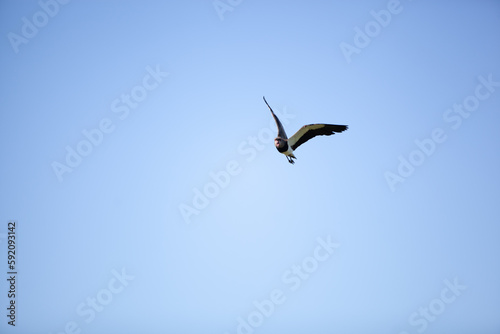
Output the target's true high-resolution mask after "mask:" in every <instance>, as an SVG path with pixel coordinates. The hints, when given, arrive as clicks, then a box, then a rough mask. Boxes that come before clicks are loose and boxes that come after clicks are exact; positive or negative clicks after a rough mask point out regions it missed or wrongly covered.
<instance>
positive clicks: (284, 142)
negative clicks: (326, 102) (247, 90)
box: [264, 97, 347, 164]
mask: <svg viewBox="0 0 500 334" xmlns="http://www.w3.org/2000/svg"><path fill="white" fill-rule="evenodd" d="M264 102H266V105H267V107H268V108H269V110H271V114H272V115H273V117H274V120H275V121H276V125H277V126H278V136H277V137H276V138H275V139H274V145H275V146H276V149H277V150H278V152H280V153H283V154H284V155H285V156H286V157H287V159H288V162H290V163H291V164H293V163H295V161H293V159H297V158H296V157H295V155H294V154H293V152H294V151H295V150H296V149H297V148H298V147H299V146H300V145H302V144H304V143H305V142H306V141H308V140H309V139H311V138H314V137H316V136H330V135H333V134H335V133H340V132H343V131H345V130H347V125H337V124H308V125H304V126H303V127H301V128H300V129H299V131H297V132H296V133H295V134H294V135H293V136H291V137H290V138H288V137H287V135H286V132H285V129H284V128H283V125H282V124H281V122H280V120H279V119H278V117H277V116H276V115H275V114H274V111H273V109H272V108H271V107H270V106H269V104H268V103H267V101H266V98H265V97H264Z"/></svg>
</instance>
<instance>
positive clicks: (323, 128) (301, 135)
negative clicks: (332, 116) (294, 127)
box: [288, 124, 347, 150]
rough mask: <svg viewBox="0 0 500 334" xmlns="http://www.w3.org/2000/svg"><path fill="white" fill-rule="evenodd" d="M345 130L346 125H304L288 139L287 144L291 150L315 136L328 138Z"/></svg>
mask: <svg viewBox="0 0 500 334" xmlns="http://www.w3.org/2000/svg"><path fill="white" fill-rule="evenodd" d="M345 130H347V125H337V124H308V125H304V126H303V127H301V128H300V129H299V131H297V132H296V133H295V134H294V135H293V136H291V137H290V139H288V144H289V145H290V146H291V147H292V150H296V149H297V147H299V146H300V145H302V144H304V143H305V142H306V141H308V140H309V139H311V138H314V137H316V136H330V135H333V134H335V133H338V132H342V131H345Z"/></svg>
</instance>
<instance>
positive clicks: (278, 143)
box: [274, 138, 286, 148]
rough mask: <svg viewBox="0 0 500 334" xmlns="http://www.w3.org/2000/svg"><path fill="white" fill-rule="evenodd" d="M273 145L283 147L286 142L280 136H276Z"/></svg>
mask: <svg viewBox="0 0 500 334" xmlns="http://www.w3.org/2000/svg"><path fill="white" fill-rule="evenodd" d="M274 146H276V148H285V146H286V142H285V141H284V140H283V139H281V138H276V139H275V140H274Z"/></svg>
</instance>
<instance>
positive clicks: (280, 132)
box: [262, 96, 288, 139]
mask: <svg viewBox="0 0 500 334" xmlns="http://www.w3.org/2000/svg"><path fill="white" fill-rule="evenodd" d="M262 98H263V99H264V102H266V104H267V107H268V108H269V110H271V114H273V117H274V120H275V121H276V125H277V126H278V137H280V138H283V139H288V137H287V136H286V132H285V128H283V124H281V122H280V120H279V119H278V117H277V116H276V115H275V114H274V111H273V109H271V107H270V106H269V103H267V101H266V98H265V97H264V96H263V97H262Z"/></svg>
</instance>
